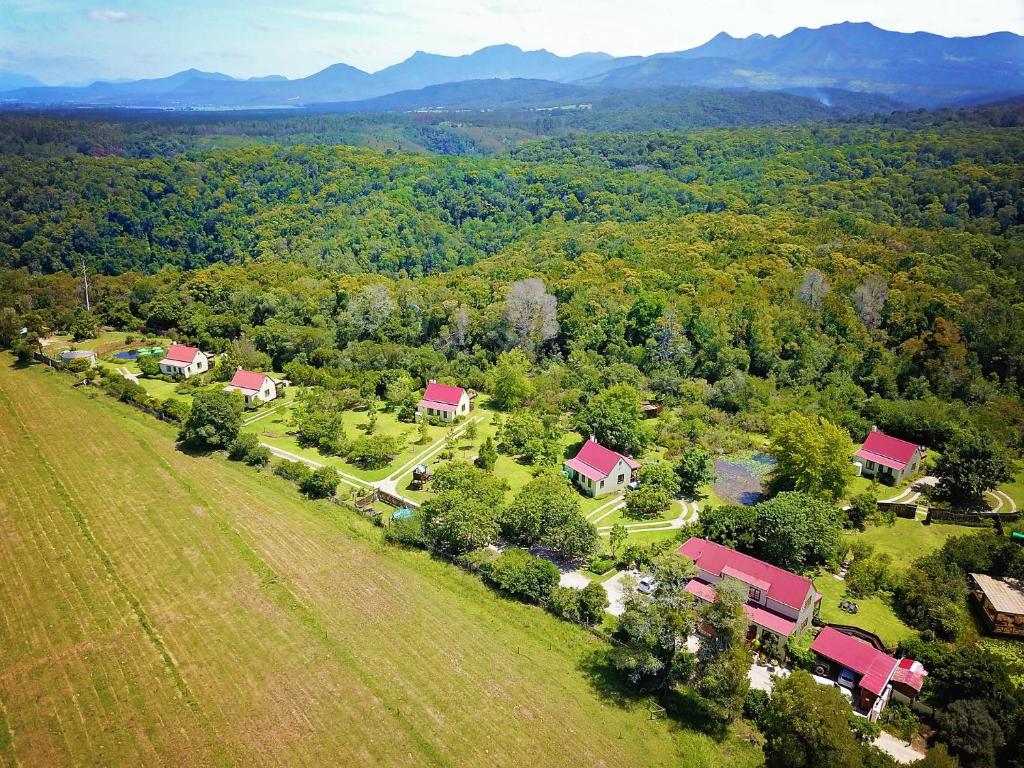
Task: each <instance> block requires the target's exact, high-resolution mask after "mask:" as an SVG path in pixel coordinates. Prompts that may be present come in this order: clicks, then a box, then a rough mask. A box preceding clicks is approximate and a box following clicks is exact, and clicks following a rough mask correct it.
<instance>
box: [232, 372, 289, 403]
mask: <svg viewBox="0 0 1024 768" xmlns="http://www.w3.org/2000/svg"><path fill="white" fill-rule="evenodd" d="M224 391H225V392H241V393H242V394H243V395H244V396H245V402H247V403H253V402H257V401H258V402H261V403H267V402H270V401H271V400H273V399H274V398H276V397H277V382H276V381H274V380H273V379H272V378H270V377H269V376H267V374H265V373H255V372H253V371H246V370H243V369H241V368H239V369H238V370H236V371H235V375H234V376H232V377H231V383H230V384H228V385H227V386H226V387H224Z"/></svg>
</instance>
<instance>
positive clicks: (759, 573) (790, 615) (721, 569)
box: [676, 536, 821, 656]
mask: <svg viewBox="0 0 1024 768" xmlns="http://www.w3.org/2000/svg"><path fill="white" fill-rule="evenodd" d="M676 552H678V553H679V554H681V555H685V556H686V557H688V558H690V559H691V560H693V562H694V565H696V566H697V575H696V576H695V577H694V578H693V579H691V580H690V582H689V583H688V584H687V585H686V591H687V592H689V593H690V594H691V595H693V596H694V597H696V598H697V599H698V600H703V601H705V602H709V603H713V602H714V601H715V599H716V597H717V594H716V592H715V588H714V586H713V585H714V584H717V583H718V582H719V581H721V580H722V579H725V578H729V579H733V580H735V581H738V582H740V583H741V584H743V585H744V586H745V587H746V588H747V603H746V605H745V606H744V610H745V611H746V613H747V618H748V619H750V630H749V634H748V638H749V639H751V640H753V639H754V638H757V639H759V640H760V641H761V645H762V647H764V648H767V649H770V650H771V651H772V652H774V653H777V654H778V655H780V656H781V655H782V653H783V651H784V649H785V645H786V640H787V639H788V638H790V637H792V636H793V635H799V634H800V633H801V632H803V631H804V630H806V629H807V628H808V627H809V626H810V625H811V622H812V621H813V619H814V615H815V613H817V610H818V606H819V605H820V602H821V595H819V594H818V592H817V590H815V589H814V584H813V583H812V582H811V580H810V579H807V578H804V577H803V576H800V575H798V574H795V573H791V572H790V571H786V570H783V569H782V568H778V567H777V566H774V565H771V564H770V563H766V562H764V561H763V560H758V559H757V558H756V557H751V556H750V555H745V554H743V553H742V552H737V551H736V550H734V549H729V547H724V546H722V545H721V544H716V543H715V542H713V541H708V540H707V539H700V538H697V537H696V536H694V537H691V538H690V539H689V540H688V541H687V542H686V543H685V544H683V545H682V546H681V547H679V549H677V550H676Z"/></svg>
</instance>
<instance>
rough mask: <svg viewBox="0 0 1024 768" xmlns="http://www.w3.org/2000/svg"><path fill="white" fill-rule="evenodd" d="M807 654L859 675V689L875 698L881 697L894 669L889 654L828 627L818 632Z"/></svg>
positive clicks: (894, 662) (893, 660)
mask: <svg viewBox="0 0 1024 768" xmlns="http://www.w3.org/2000/svg"><path fill="white" fill-rule="evenodd" d="M811 650H812V651H814V652H815V653H816V654H818V655H819V656H824V657H825V658H826V659H831V660H832V661H834V662H836V663H837V664H842V665H843V666H844V667H846V668H847V669H849V670H852V671H853V672H856V673H857V674H859V675H862V677H861V679H860V687H861V688H863V689H864V690H866V691H869V692H870V693H873V694H875V696H881V695H882V691H884V690H885V686H886V685H888V684H889V679H890V678H891V677H892V673H893V672H894V671H895V669H896V659H894V658H893V657H892V656H890V655H889V654H887V653H882V652H881V651H880V650H878V649H877V648H875V646H873V645H871V643H869V642H867V641H865V640H861V639H860V638H858V637H853V636H852V635H847V634H844V633H843V632H840V631H839V630H838V629H833V628H832V627H825V628H824V629H823V630H821V634H819V635H818V636H817V637H816V638H814V642H813V643H811Z"/></svg>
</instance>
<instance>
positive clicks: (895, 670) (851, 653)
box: [811, 627, 928, 720]
mask: <svg viewBox="0 0 1024 768" xmlns="http://www.w3.org/2000/svg"><path fill="white" fill-rule="evenodd" d="M811 650H812V651H813V652H814V654H815V656H816V657H817V661H816V662H815V665H814V674H815V675H817V676H819V677H828V678H830V679H833V680H835V681H836V683H837V684H838V685H841V686H842V687H844V688H848V689H850V690H851V691H852V692H853V693H854V696H855V699H854V704H855V706H856V708H857V710H858V711H859V712H860V713H861V714H865V715H867V717H868V719H869V720H875V719H876V718H877V717H878V713H879V712H881V711H882V709H883V708H884V707H885V705H886V703H887V702H888V700H889V698H890V696H895V697H896V698H897V699H898V700H903V701H905V702H910V701H913V700H914V699H916V698H917V696H918V694H919V693H921V687H922V686H923V685H924V678H925V676H927V674H928V673H927V672H926V671H925V669H924V667H923V666H922V665H921V663H920V662H917V661H914V660H913V659H900V660H899V661H897V660H896V659H895V658H893V657H892V656H890V655H889V654H887V653H885V652H884V651H880V650H878V649H877V648H875V646H873V645H872V644H871V643H869V642H867V641H866V640H861V639H860V638H859V637H853V636H852V635H848V634H846V633H845V632H840V631H839V630H838V629H835V628H834V627H825V628H824V629H822V630H821V633H820V634H819V635H818V636H817V637H816V638H814V642H813V643H811Z"/></svg>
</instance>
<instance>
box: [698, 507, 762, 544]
mask: <svg viewBox="0 0 1024 768" xmlns="http://www.w3.org/2000/svg"><path fill="white" fill-rule="evenodd" d="M699 525H700V528H701V532H702V534H703V535H704V537H705V538H707V539H710V540H711V541H714V542H717V543H718V544H722V545H723V546H726V547H729V548H730V549H738V550H739V551H741V552H746V553H747V554H751V553H752V552H754V550H755V543H754V542H755V532H756V530H757V510H756V509H755V508H754V507H752V506H751V507H745V506H741V505H738V504H723V505H722V506H719V507H704V509H702V510H701V511H700V522H699Z"/></svg>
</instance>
